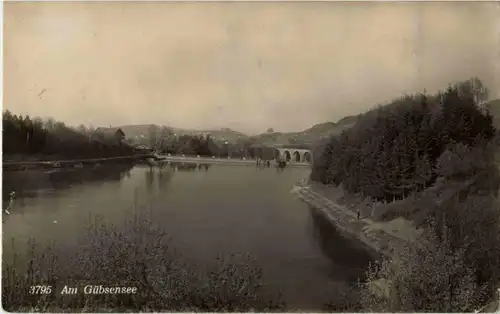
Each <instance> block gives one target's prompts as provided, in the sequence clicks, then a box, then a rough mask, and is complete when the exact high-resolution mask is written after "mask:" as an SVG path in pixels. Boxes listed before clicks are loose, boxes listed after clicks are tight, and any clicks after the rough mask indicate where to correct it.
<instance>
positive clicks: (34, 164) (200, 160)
mask: <svg viewBox="0 0 500 314" xmlns="http://www.w3.org/2000/svg"><path fill="white" fill-rule="evenodd" d="M153 156H154V157H155V159H156V160H155V162H154V166H156V165H161V164H163V163H165V162H178V163H195V164H230V165H246V166H248V165H250V166H256V160H254V159H250V160H248V159H246V160H245V159H236V158H209V157H190V156H167V155H152V154H138V155H132V156H117V157H102V158H86V159H63V160H51V159H45V160H28V161H24V160H19V161H11V160H9V161H2V163H3V169H4V170H26V169H33V168H34V169H36V168H47V167H48V168H60V167H62V168H64V167H65V166H66V167H70V168H71V167H81V166H83V165H97V164H100V163H104V162H106V163H109V162H113V161H120V162H125V161H126V162H141V161H144V160H145V159H146V158H148V157H151V158H153ZM275 164H276V162H275V161H274V160H271V166H275ZM310 166H311V164H309V163H305V162H289V163H288V164H287V167H310ZM18 168H19V169H18Z"/></svg>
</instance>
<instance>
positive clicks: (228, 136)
mask: <svg viewBox="0 0 500 314" xmlns="http://www.w3.org/2000/svg"><path fill="white" fill-rule="evenodd" d="M151 126H152V124H135V125H122V126H119V128H121V129H122V130H123V132H124V133H125V136H126V137H127V138H134V137H137V138H139V137H141V136H142V137H144V138H148V137H149V130H150V128H151ZM155 126H156V127H157V128H158V130H161V129H162V128H168V129H169V130H171V131H172V132H173V133H175V134H177V135H179V136H181V135H203V134H210V136H211V137H212V138H213V139H214V140H218V141H222V140H226V141H228V142H230V143H235V142H236V141H238V140H240V139H242V138H248V135H246V134H243V133H241V132H238V131H234V130H231V129H228V128H224V129H220V130H190V129H181V128H174V127H168V126H164V125H155Z"/></svg>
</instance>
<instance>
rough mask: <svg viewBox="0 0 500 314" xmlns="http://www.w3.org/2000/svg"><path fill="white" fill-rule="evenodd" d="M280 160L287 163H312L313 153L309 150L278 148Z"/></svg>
mask: <svg viewBox="0 0 500 314" xmlns="http://www.w3.org/2000/svg"><path fill="white" fill-rule="evenodd" d="M275 149H276V151H277V154H279V156H278V157H279V158H283V159H284V160H286V161H287V162H308V163H311V162H312V152H311V150H309V149H299V148H288V147H276V148H275Z"/></svg>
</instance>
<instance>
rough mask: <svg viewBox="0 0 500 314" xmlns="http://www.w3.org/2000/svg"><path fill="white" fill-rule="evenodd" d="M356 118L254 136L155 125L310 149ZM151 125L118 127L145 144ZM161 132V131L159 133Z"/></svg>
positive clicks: (222, 138) (178, 131) (217, 137)
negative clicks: (292, 130)
mask: <svg viewBox="0 0 500 314" xmlns="http://www.w3.org/2000/svg"><path fill="white" fill-rule="evenodd" d="M357 119H358V116H349V117H345V118H342V119H340V120H339V121H337V122H336V123H335V122H325V123H320V124H316V125H313V126H312V127H310V128H308V129H306V130H304V131H301V132H288V133H283V132H272V133H262V134H259V135H255V136H248V135H246V134H244V133H241V132H238V131H235V130H232V129H228V128H223V129H220V130H190V129H181V128H173V127H168V126H163V125H156V127H157V128H158V130H161V129H162V128H168V129H169V130H171V131H172V132H173V133H175V134H177V135H179V136H180V135H203V134H210V136H211V137H212V138H213V139H214V140H215V141H217V142H221V141H228V142H229V143H232V144H236V143H242V142H244V141H247V140H250V141H252V142H254V143H256V144H261V145H307V146H310V147H312V146H313V145H315V144H316V143H317V142H318V141H320V140H322V139H325V138H328V137H329V136H331V135H337V134H340V132H342V131H343V130H345V129H348V128H350V127H352V126H354V124H356V121H357ZM151 126H152V124H135V125H122V126H118V127H119V128H121V129H122V130H123V132H124V133H125V136H126V138H136V139H140V138H142V139H144V143H145V144H146V143H147V138H148V137H149V130H150V128H151ZM160 132H161V131H160Z"/></svg>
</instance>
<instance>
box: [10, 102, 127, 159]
mask: <svg viewBox="0 0 500 314" xmlns="http://www.w3.org/2000/svg"><path fill="white" fill-rule="evenodd" d="M2 118H3V153H4V158H5V156H22V157H20V158H24V157H26V156H28V157H30V156H31V157H35V158H36V157H37V156H43V159H50V158H99V157H114V156H125V155H132V154H133V148H132V147H131V146H129V145H124V144H123V143H120V142H118V141H114V140H112V139H106V138H101V139H99V140H96V139H94V138H92V136H91V135H92V133H93V130H92V129H87V128H85V127H84V126H80V127H79V128H74V127H71V126H67V125H65V124H64V123H63V122H58V121H55V120H54V119H45V120H44V119H41V118H38V117H37V118H30V117H29V115H25V116H23V115H16V114H12V113H11V112H10V111H8V110H4V111H3V115H2Z"/></svg>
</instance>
